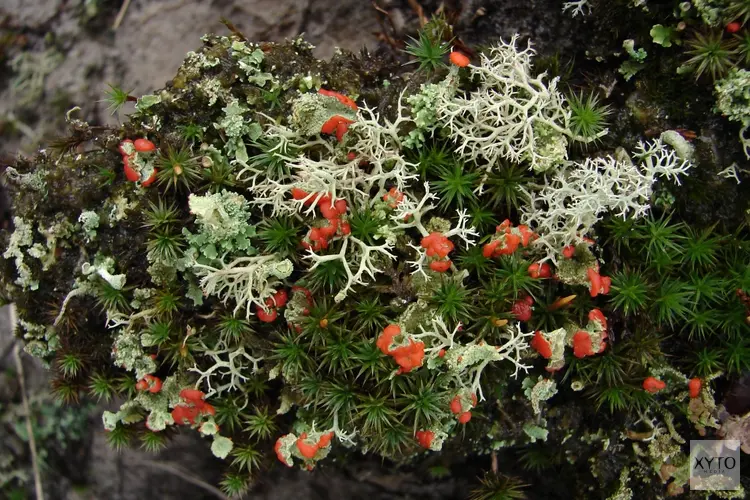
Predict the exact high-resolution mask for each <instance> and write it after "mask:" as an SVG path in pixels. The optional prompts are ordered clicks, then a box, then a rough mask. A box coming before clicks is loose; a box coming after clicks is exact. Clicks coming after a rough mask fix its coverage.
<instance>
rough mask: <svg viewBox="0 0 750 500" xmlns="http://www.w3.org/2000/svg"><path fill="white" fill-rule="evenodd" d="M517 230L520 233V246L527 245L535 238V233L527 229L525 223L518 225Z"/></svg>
mask: <svg viewBox="0 0 750 500" xmlns="http://www.w3.org/2000/svg"><path fill="white" fill-rule="evenodd" d="M518 231H519V232H520V233H521V245H522V246H525V247H527V246H529V243H531V241H532V240H533V239H535V238H536V234H534V232H533V231H532V230H531V229H529V226H527V225H525V224H521V225H520V226H518Z"/></svg>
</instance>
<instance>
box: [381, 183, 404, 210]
mask: <svg viewBox="0 0 750 500" xmlns="http://www.w3.org/2000/svg"><path fill="white" fill-rule="evenodd" d="M403 199H404V193H402V192H400V191H399V190H398V189H396V188H395V187H392V188H391V189H390V190H389V191H388V192H387V193H386V194H384V195H383V201H385V202H386V203H388V206H389V207H390V208H396V207H397V206H398V204H399V203H401V202H402V201H403Z"/></svg>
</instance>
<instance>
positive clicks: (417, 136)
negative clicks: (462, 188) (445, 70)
mask: <svg viewBox="0 0 750 500" xmlns="http://www.w3.org/2000/svg"><path fill="white" fill-rule="evenodd" d="M456 75H457V72H456V70H451V74H450V75H449V76H448V77H446V78H445V79H443V80H441V81H440V82H439V83H430V84H427V85H424V84H423V85H422V86H421V87H420V91H419V92H418V93H416V94H412V95H410V96H409V97H407V98H406V102H407V103H409V105H411V115H412V120H413V121H414V125H415V128H414V129H413V130H411V131H410V132H409V135H408V137H406V138H405V139H404V140H403V144H404V146H406V147H408V148H418V147H420V146H422V145H423V144H424V142H425V140H426V139H427V137H428V136H429V137H431V136H432V134H433V133H434V131H435V129H436V128H437V127H438V124H439V117H438V112H437V106H438V103H439V102H440V100H441V99H450V98H451V96H452V95H453V94H454V93H455V92H456V88H457V83H458V79H457V78H456Z"/></svg>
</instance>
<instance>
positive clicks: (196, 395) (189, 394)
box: [180, 389, 206, 403]
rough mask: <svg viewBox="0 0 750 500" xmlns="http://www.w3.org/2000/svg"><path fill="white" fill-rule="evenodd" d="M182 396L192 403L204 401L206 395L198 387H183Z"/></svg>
mask: <svg viewBox="0 0 750 500" xmlns="http://www.w3.org/2000/svg"><path fill="white" fill-rule="evenodd" d="M180 397H181V398H182V399H184V400H185V401H189V402H191V403H203V398H204V397H206V395H205V394H204V393H203V392H202V391H199V390H198V389H183V390H181V391H180Z"/></svg>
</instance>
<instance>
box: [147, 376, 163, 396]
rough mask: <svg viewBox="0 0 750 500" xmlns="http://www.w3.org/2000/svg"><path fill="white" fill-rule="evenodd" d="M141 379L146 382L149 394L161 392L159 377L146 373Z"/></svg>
mask: <svg viewBox="0 0 750 500" xmlns="http://www.w3.org/2000/svg"><path fill="white" fill-rule="evenodd" d="M143 379H144V380H145V381H146V383H148V392H150V393H151V394H157V393H159V392H161V386H162V382H161V379H160V378H159V377H155V376H153V375H146V376H145V377H143Z"/></svg>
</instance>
